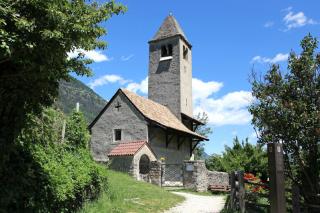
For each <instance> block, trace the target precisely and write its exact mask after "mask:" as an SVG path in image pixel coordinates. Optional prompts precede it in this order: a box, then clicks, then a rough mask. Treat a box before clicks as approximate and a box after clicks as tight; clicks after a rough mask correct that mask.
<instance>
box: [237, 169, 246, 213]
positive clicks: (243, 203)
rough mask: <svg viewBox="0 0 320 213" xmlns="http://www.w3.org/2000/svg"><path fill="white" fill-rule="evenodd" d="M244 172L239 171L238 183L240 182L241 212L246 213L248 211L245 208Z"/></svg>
mask: <svg viewBox="0 0 320 213" xmlns="http://www.w3.org/2000/svg"><path fill="white" fill-rule="evenodd" d="M243 176H244V172H243V171H238V182H239V207H240V212H241V213H244V212H245V211H246V208H245V188H244V178H243Z"/></svg>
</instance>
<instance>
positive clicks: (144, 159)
mask: <svg viewBox="0 0 320 213" xmlns="http://www.w3.org/2000/svg"><path fill="white" fill-rule="evenodd" d="M149 171H150V159H149V157H148V156H147V155H145V154H144V155H142V156H141V157H140V161H139V173H140V174H143V175H145V174H148V173H149Z"/></svg>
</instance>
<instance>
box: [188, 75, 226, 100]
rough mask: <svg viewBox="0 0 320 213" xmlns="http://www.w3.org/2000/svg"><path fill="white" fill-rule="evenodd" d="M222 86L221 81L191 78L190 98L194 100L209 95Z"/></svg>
mask: <svg viewBox="0 0 320 213" xmlns="http://www.w3.org/2000/svg"><path fill="white" fill-rule="evenodd" d="M222 87H223V83H222V82H216V81H209V82H203V81H201V80H199V79H197V78H193V79H192V98H193V100H194V101H196V100H199V99H204V98H207V97H209V96H210V95H211V94H213V93H215V92H218V91H219V90H220V89H221V88H222Z"/></svg>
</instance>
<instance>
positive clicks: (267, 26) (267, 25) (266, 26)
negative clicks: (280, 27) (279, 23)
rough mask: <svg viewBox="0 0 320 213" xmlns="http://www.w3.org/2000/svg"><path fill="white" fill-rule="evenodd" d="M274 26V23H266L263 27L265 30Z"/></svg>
mask: <svg viewBox="0 0 320 213" xmlns="http://www.w3.org/2000/svg"><path fill="white" fill-rule="evenodd" d="M273 25H274V22H273V21H267V22H266V23H265V24H264V25H263V26H264V27H265V28H270V27H272V26H273Z"/></svg>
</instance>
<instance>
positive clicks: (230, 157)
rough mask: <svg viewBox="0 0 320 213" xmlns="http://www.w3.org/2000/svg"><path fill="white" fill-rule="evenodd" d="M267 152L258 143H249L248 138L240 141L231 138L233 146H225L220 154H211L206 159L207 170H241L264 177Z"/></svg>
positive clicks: (266, 167) (265, 174)
mask: <svg viewBox="0 0 320 213" xmlns="http://www.w3.org/2000/svg"><path fill="white" fill-rule="evenodd" d="M267 163H268V159H267V152H266V151H265V150H264V149H263V147H262V146H261V145H259V144H257V145H253V144H250V143H249V141H248V138H246V139H245V140H244V141H242V142H240V141H239V139H238V137H236V138H234V139H233V146H232V147H229V146H227V145H226V146H225V150H224V152H223V153H222V155H217V154H213V155H212V156H210V158H208V159H207V160H206V166H207V168H208V169H209V170H215V171H222V172H232V171H236V170H243V171H245V172H250V173H253V174H255V175H257V176H260V177H261V178H262V179H266V177H267V171H268V164H267Z"/></svg>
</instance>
